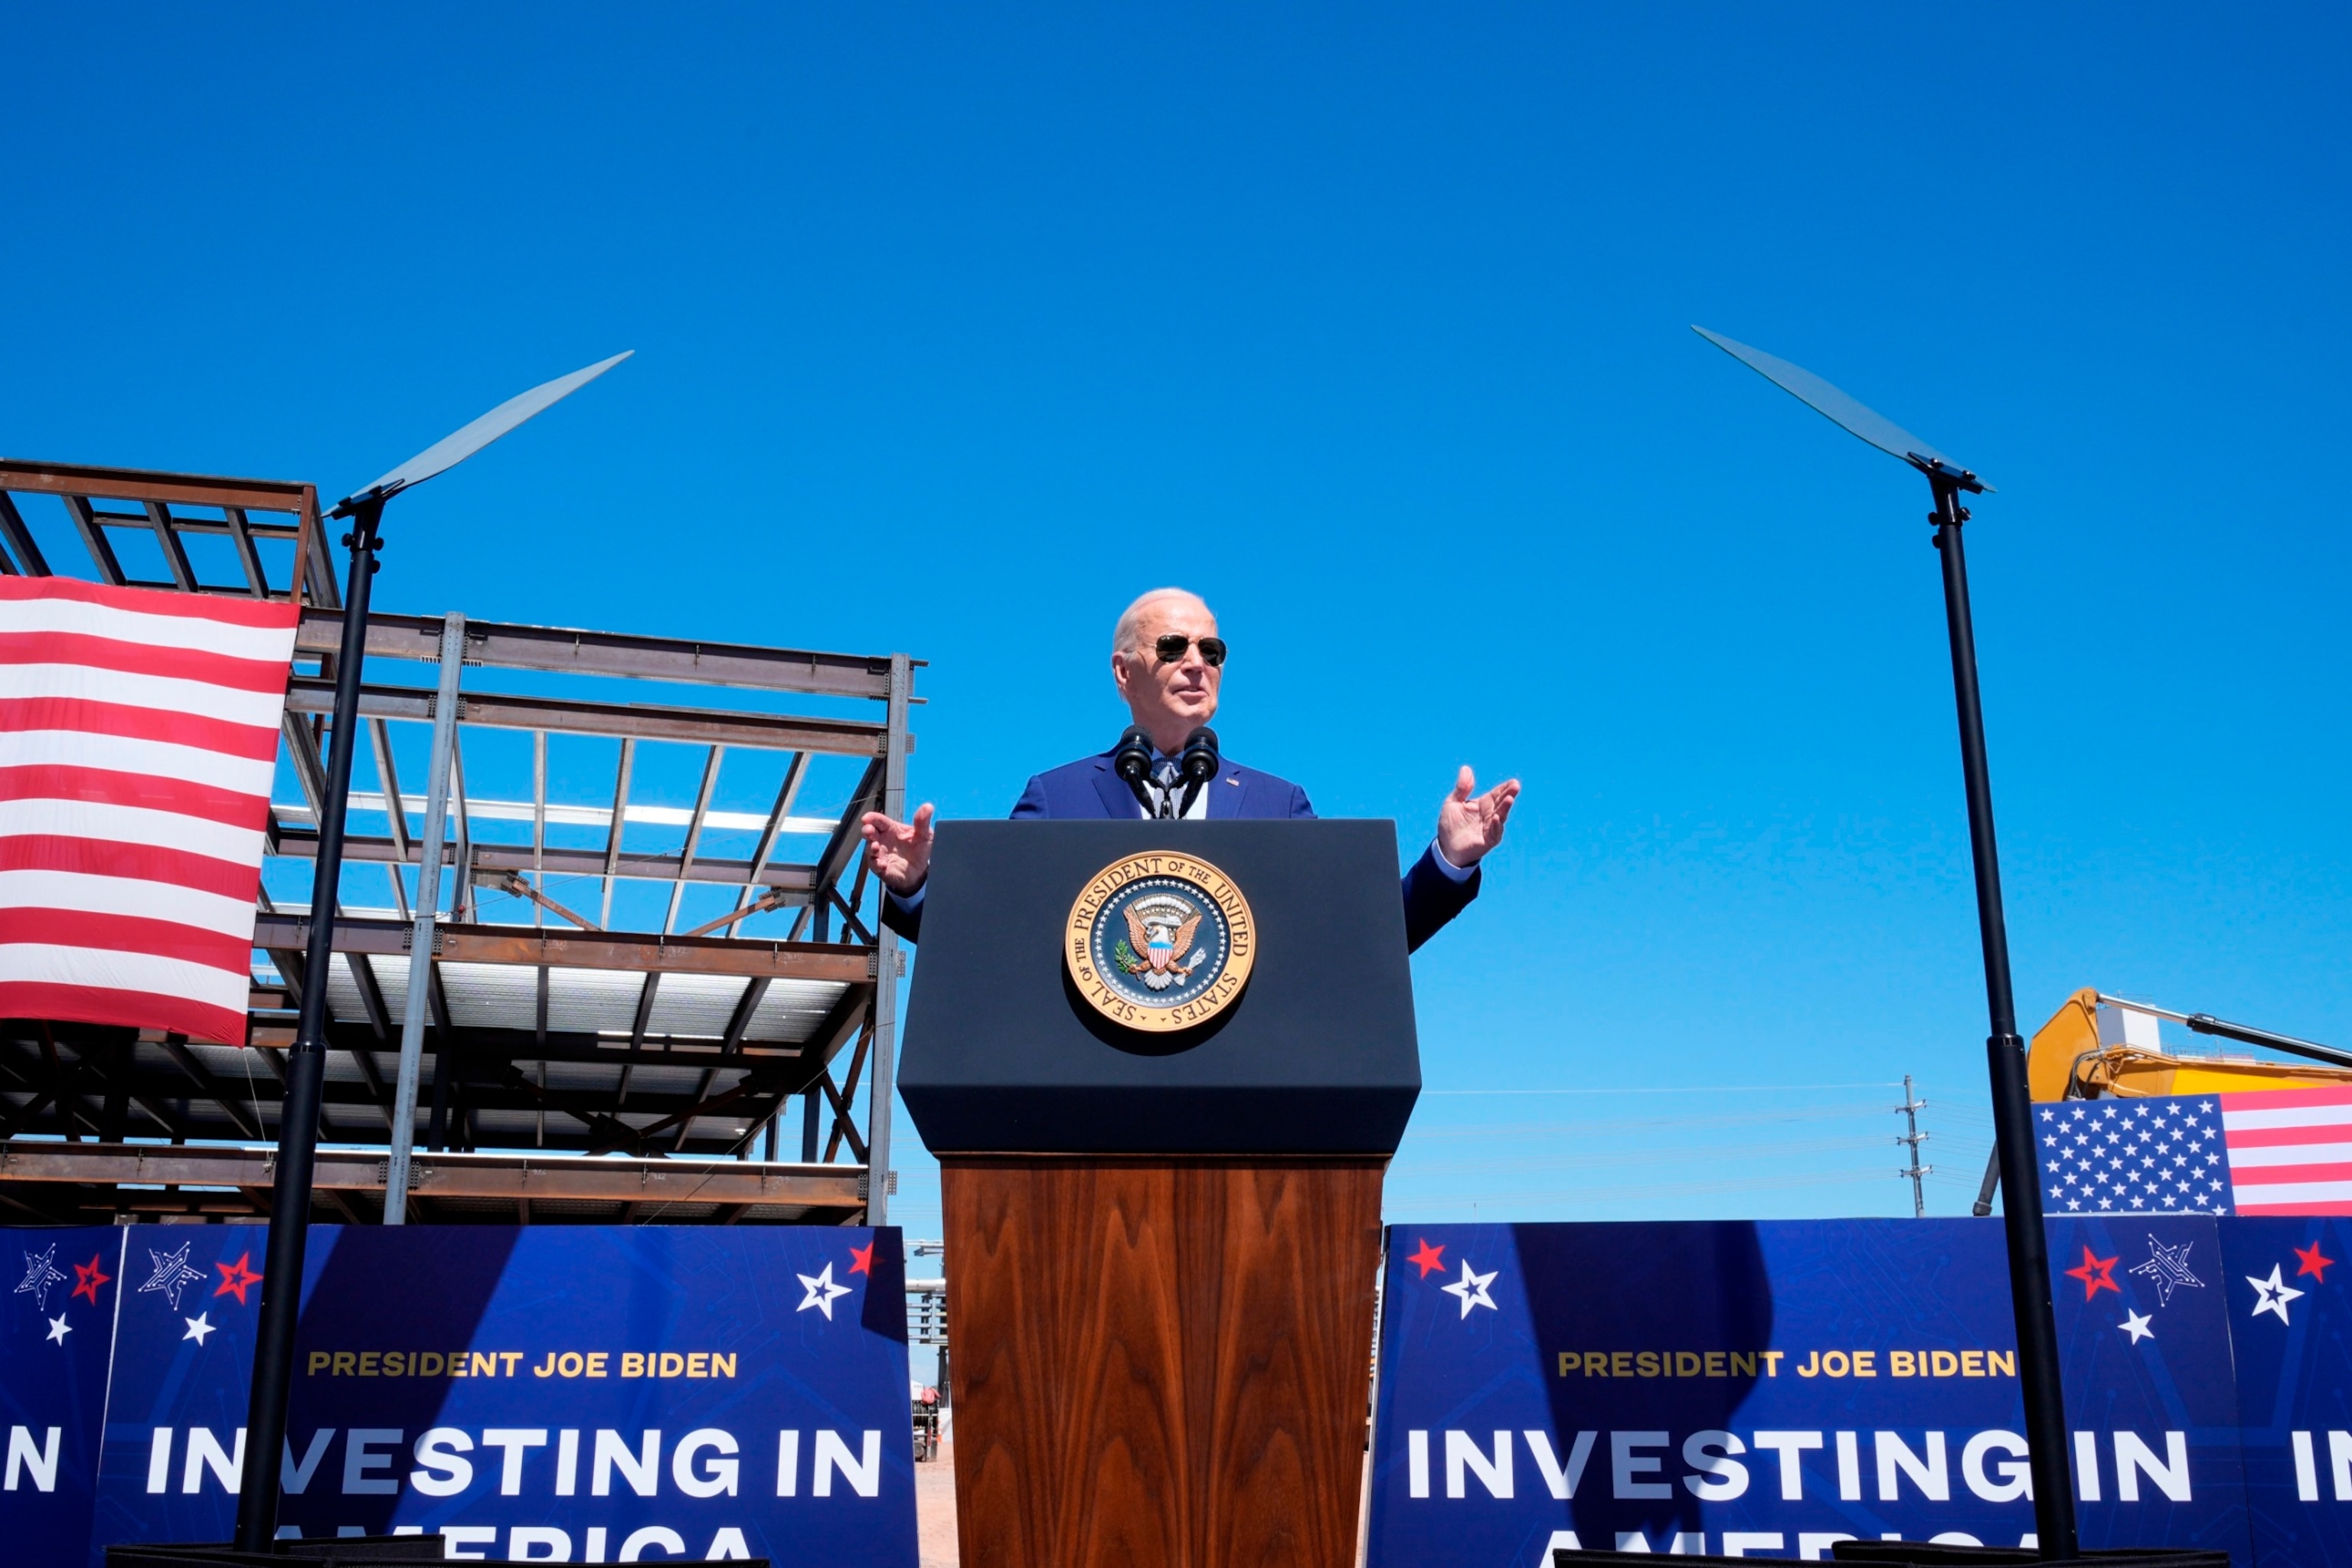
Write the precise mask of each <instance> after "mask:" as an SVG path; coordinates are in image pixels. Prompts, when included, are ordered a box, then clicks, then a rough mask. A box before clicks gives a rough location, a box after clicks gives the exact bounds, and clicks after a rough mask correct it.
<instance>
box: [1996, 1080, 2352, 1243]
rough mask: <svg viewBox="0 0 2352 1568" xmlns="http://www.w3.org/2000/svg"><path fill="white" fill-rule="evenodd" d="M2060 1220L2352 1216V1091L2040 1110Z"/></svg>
mask: <svg viewBox="0 0 2352 1568" xmlns="http://www.w3.org/2000/svg"><path fill="white" fill-rule="evenodd" d="M2034 1134H2035V1138H2036V1141H2037V1142H2038V1143H2039V1144H2040V1150H2039V1152H2040V1154H2041V1161H2042V1205H2043V1206H2044V1207H2045V1208H2046V1209H2047V1210H2048V1211H2049V1212H2050V1213H2052V1214H2216V1215H2222V1214H2248V1215H2263V1214H2271V1215H2283V1214H2352V1087H2347V1088H2342V1089H2337V1088H2326V1089H2273V1090H2263V1091H2256V1092H2251V1093H2239V1094H2198V1095H2176V1096H2170V1097H2160V1098H2157V1099H2150V1100H2088V1101H2072V1102H2066V1103H2062V1104H2057V1105H2037V1106H2035V1107H2034Z"/></svg>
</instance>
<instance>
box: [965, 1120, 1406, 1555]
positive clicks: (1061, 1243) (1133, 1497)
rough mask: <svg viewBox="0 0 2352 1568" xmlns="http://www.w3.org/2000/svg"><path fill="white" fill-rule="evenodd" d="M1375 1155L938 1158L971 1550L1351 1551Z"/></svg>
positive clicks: (1364, 1383)
mask: <svg viewBox="0 0 2352 1568" xmlns="http://www.w3.org/2000/svg"><path fill="white" fill-rule="evenodd" d="M1387 1164H1388V1161H1387V1159H1386V1157H1385V1156H1375V1155H1362V1156H1358V1155H1307V1156H1279V1155H1265V1154H1249V1155H1240V1156H1209V1155H1156V1156H1154V1155H1143V1156H1121V1155H1105V1154H1079V1155H1060V1156H1057V1155H1039V1154H948V1155H944V1156H942V1158H941V1160H940V1179H941V1184H942V1195H943V1198H944V1205H945V1209H946V1215H945V1219H946V1241H947V1253H948V1256H949V1257H950V1258H952V1259H953V1260H954V1267H953V1268H950V1270H949V1273H948V1319H949V1321H950V1323H951V1324H953V1325H954V1333H955V1343H956V1355H955V1358H954V1362H953V1367H952V1373H951V1375H952V1376H953V1378H954V1391H953V1400H954V1410H955V1455H956V1510H957V1534H958V1538H959V1544H960V1547H961V1554H962V1561H963V1563H964V1564H965V1568H1244V1565H1246V1568H1349V1564H1351V1563H1353V1562H1354V1559H1355V1546H1356V1521H1357V1509H1358V1501H1359V1496H1360V1488H1361V1485H1362V1473H1363V1458H1364V1441H1365V1432H1366V1415H1367V1413H1368V1401H1369V1394H1370V1387H1369V1382H1370V1362H1371V1335H1372V1310H1373V1307H1372V1293H1373V1279H1374V1275H1375V1273H1376V1271H1377V1270H1378V1268H1379V1265H1380V1219H1381V1173H1382V1172H1383V1171H1384V1170H1385V1168H1386V1167H1387Z"/></svg>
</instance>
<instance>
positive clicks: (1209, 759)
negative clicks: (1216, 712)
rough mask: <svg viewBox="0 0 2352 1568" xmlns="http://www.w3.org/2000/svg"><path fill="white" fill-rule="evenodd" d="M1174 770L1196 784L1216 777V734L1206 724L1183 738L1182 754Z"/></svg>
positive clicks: (1205, 782)
mask: <svg viewBox="0 0 2352 1568" xmlns="http://www.w3.org/2000/svg"><path fill="white" fill-rule="evenodd" d="M1176 769H1177V771H1178V772H1179V773H1182V774H1183V775H1184V776H1185V777H1186V778H1187V779H1190V780H1191V781H1192V783H1194V784H1207V783H1208V782H1209V781H1210V780H1211V779H1213V778H1215V777H1216V776H1217V732H1216V731H1214V730H1212V729H1210V728H1209V727H1208V726H1207V725H1206V724H1203V725H1202V726H1201V727H1200V728H1199V729H1197V730H1195V731H1192V733H1191V734H1190V735H1187V736H1185V737H1184V754H1183V756H1182V758H1181V759H1180V760H1179V761H1178V763H1177V764H1176Z"/></svg>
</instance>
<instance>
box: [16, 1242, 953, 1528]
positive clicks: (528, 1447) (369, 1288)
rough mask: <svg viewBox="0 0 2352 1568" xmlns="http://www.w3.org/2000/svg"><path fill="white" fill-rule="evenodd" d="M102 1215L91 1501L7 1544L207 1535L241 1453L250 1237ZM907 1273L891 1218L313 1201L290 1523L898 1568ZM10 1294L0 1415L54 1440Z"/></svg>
mask: <svg viewBox="0 0 2352 1568" xmlns="http://www.w3.org/2000/svg"><path fill="white" fill-rule="evenodd" d="M85 1234H86V1233H80V1232H37V1233H35V1232H16V1233H13V1235H14V1237H16V1246H17V1249H19V1250H21V1249H22V1247H23V1245H24V1244H25V1243H26V1241H28V1240H36V1239H37V1240H39V1241H40V1242H41V1246H42V1247H44V1248H46V1247H47V1246H48V1243H49V1238H50V1237H58V1238H59V1250H58V1254H57V1258H58V1263H59V1266H60V1268H61V1269H62V1266H63V1264H64V1262H65V1260H66V1259H67V1258H68V1255H69V1254H70V1255H74V1256H76V1257H77V1258H78V1257H79V1254H80V1253H86V1252H88V1251H89V1245H90V1244H89V1242H87V1241H76V1240H73V1238H74V1237H81V1236H84V1235H85ZM100 1236H101V1237H103V1239H104V1245H105V1247H106V1248H108V1250H107V1252H106V1257H107V1259H108V1262H107V1265H106V1267H107V1269H108V1270H109V1271H110V1273H112V1274H113V1275H115V1276H116V1277H117V1278H116V1279H115V1280H114V1281H113V1282H110V1283H108V1284H106V1285H105V1286H104V1287H103V1292H104V1293H103V1294H101V1295H100V1304H101V1306H102V1308H103V1310H105V1311H106V1312H108V1313H112V1312H114V1311H115V1310H116V1307H117V1305H118V1303H119V1305H120V1321H119V1326H118V1328H117V1330H116V1332H115V1334H114V1336H113V1340H114V1347H113V1348H114V1366H113V1373H112V1382H111V1389H110V1394H108V1396H107V1410H106V1416H105V1426H104V1438H103V1448H102V1452H101V1453H100V1456H99V1463H98V1465H97V1467H96V1468H97V1485H96V1500H95V1503H96V1506H95V1523H94V1526H93V1524H92V1522H91V1519H90V1514H89V1505H88V1503H87V1502H85V1505H84V1517H83V1522H82V1526H81V1529H80V1530H79V1532H75V1531H71V1530H70V1528H68V1529H66V1530H65V1531H63V1532H62V1534H61V1535H60V1537H59V1539H63V1538H64V1536H70V1537H71V1548H70V1550H69V1551H64V1550H57V1549H54V1548H47V1549H45V1551H44V1552H43V1554H41V1555H34V1554H31V1553H29V1552H15V1551H12V1552H10V1554H9V1559H8V1560H9V1561H10V1562H11V1563H42V1564H50V1563H54V1564H56V1565H57V1568H80V1565H81V1564H83V1563H85V1562H87V1563H91V1564H96V1563H99V1561H100V1553H101V1551H102V1548H103V1547H104V1546H105V1545H106V1544H107V1543H109V1542H138V1541H165V1540H171V1541H205V1540H211V1541H221V1540H226V1539H227V1537H228V1535H229V1533H230V1531H231V1529H232V1526H233V1524H234V1521H235V1515H236V1489H237V1484H238V1481H239V1479H240V1478H241V1476H242V1473H243V1470H242V1467H243V1466H244V1465H245V1464H246V1463H247V1462H248V1459H249V1458H252V1457H251V1456H248V1455H247V1453H246V1452H245V1433H244V1430H243V1427H244V1418H245V1406H246V1399H247V1389H248V1384H249V1379H250V1376H251V1373H252V1358H253V1340H254V1331H255V1326H256V1320H257V1318H258V1316H259V1314H260V1308H261V1291H260V1289H259V1279H260V1270H261V1268H262V1267H263V1263H264V1258H265V1252H266V1240H267V1238H266V1234H265V1233H264V1232H263V1231H262V1230H261V1229H259V1228H257V1227H246V1226H136V1227H131V1228H129V1229H127V1230H118V1231H110V1232H104V1233H100ZM28 1267H29V1266H28ZM903 1275H904V1262H903V1257H902V1251H901V1246H900V1242H899V1237H898V1232H897V1231H895V1230H887V1229H886V1230H866V1229H846V1228H842V1229H835V1228H831V1227H826V1228H814V1227H807V1228H803V1227H771V1226H760V1227H751V1228H744V1229H715V1228H713V1229H706V1228H701V1227H691V1226H637V1227H629V1228H605V1227H586V1226H583V1227H577V1228H575V1227H569V1226H529V1227H503V1226H446V1227H444V1226H402V1227H394V1228H389V1229H387V1228H383V1227H381V1226H364V1227H361V1226H351V1227H344V1226H314V1227H313V1228H312V1230H311V1233H310V1249H309V1258H308V1265H307V1272H306V1277H305V1279H304V1281H303V1309H302V1316H301V1326H300V1329H299V1332H298V1334H297V1341H296V1359H295V1367H294V1392H293V1397H292V1400H291V1403H290V1408H289V1419H288V1440H287V1443H286V1445H285V1447H284V1449H283V1451H282V1452H281V1453H280V1454H279V1455H278V1456H276V1458H277V1459H278V1464H279V1467H280V1468H279V1475H280V1477H281V1479H282V1480H283V1483H284V1486H285V1502H284V1506H283V1508H282V1510H281V1511H280V1515H279V1517H280V1519H281V1521H283V1522H284V1526H285V1529H284V1530H281V1533H286V1532H288V1531H299V1532H300V1533H301V1534H303V1535H305V1536H321V1535H335V1534H357V1533H362V1532H365V1533H371V1534H373V1533H382V1532H385V1531H431V1532H436V1533H439V1534H441V1535H443V1536H444V1537H445V1538H446V1544H447V1547H448V1550H449V1552H450V1554H451V1555H452V1556H460V1557H462V1556H482V1555H487V1556H490V1557H506V1556H511V1557H515V1558H520V1559H537V1560H543V1561H551V1562H566V1561H568V1562H574V1563H626V1562H635V1561H640V1560H642V1561H646V1562H653V1561H657V1560H659V1559H660V1558H662V1557H665V1556H671V1557H687V1556H691V1557H716V1558H726V1557H752V1556H766V1557H772V1558H774V1559H775V1560H777V1561H778V1562H781V1563H799V1562H808V1561H824V1562H856V1563H882V1564H893V1565H898V1568H913V1565H914V1563H915V1561H916V1545H915V1508H914V1470H913V1452H912V1443H911V1438H910V1435H909V1428H908V1404H907V1390H908V1369H907V1343H906V1304H905V1280H904V1278H903ZM70 1278H71V1276H70V1272H69V1271H68V1280H70ZM67 1305H68V1307H69V1308H78V1309H79V1312H78V1313H75V1314H71V1315H73V1316H80V1315H88V1314H89V1312H90V1310H91V1309H90V1308H89V1306H88V1305H87V1303H72V1302H68V1303H67ZM57 1306H58V1302H57V1301H56V1300H52V1302H51V1310H52V1311H54V1310H56V1308H57ZM23 1317H25V1314H24V1313H23V1312H21V1311H18V1312H16V1313H15V1314H14V1315H12V1317H11V1319H10V1331H11V1333H12V1335H13V1336H14V1337H13V1338H12V1341H11V1355H10V1360H9V1364H8V1366H7V1369H6V1371H5V1374H0V1384H5V1387H6V1390H7V1396H8V1400H9V1405H8V1408H9V1410H10V1412H11V1413H12V1414H11V1419H12V1420H15V1421H17V1422H19V1423H20V1424H22V1425H24V1426H26V1427H28V1428H34V1427H37V1426H41V1425H47V1426H59V1427H62V1428H65V1429H66V1432H67V1441H68V1444H69V1443H70V1441H71V1437H70V1433H71V1431H72V1430H73V1427H72V1426H71V1421H70V1419H69V1417H70V1416H72V1415H74V1414H75V1412H74V1411H71V1410H68V1404H67V1401H68V1395H66V1394H63V1393H62V1392H58V1393H49V1392H47V1388H48V1385H47V1384H37V1383H35V1382H32V1381H29V1380H27V1379H26V1378H25V1377H24V1376H23V1375H22V1365H21V1364H20V1363H23V1360H24V1357H25V1355H26V1354H28V1353H29V1352H30V1351H33V1350H38V1349H40V1348H42V1347H41V1345H40V1342H39V1339H38V1336H37V1335H35V1336H33V1342H32V1343H31V1344H29V1345H25V1346H20V1345H19V1344H18V1343H17V1342H18V1341H21V1340H23V1339H24V1338H25V1337H26V1336H25V1335H24V1334H22V1333H20V1332H18V1331H17V1330H18V1319H20V1318H23ZM92 1329H93V1331H91V1332H90V1333H89V1341H90V1342H92V1343H93V1345H94V1346H95V1347H96V1348H97V1349H98V1350H99V1351H100V1357H99V1358H98V1359H99V1361H100V1372H99V1373H98V1374H97V1375H98V1376H99V1378H100V1381H101V1383H102V1382H103V1379H104V1375H105V1374H104V1372H103V1350H104V1348H105V1346H104V1339H105V1336H104V1334H103V1331H100V1330H98V1329H97V1326H96V1325H95V1324H94V1323H93V1325H92ZM70 1343H71V1339H70V1338H69V1339H68V1344H70ZM80 1397H82V1398H83V1399H84V1400H85V1403H86V1404H87V1403H88V1402H89V1394H87V1393H86V1392H85V1394H82V1395H81V1396H80ZM37 1399H47V1401H48V1402H49V1403H48V1405H46V1406H39V1407H37V1406H36V1404H35V1401H36V1400H37ZM89 1407H90V1408H91V1409H92V1410H94V1409H95V1406H94V1405H90V1406H89ZM44 1409H48V1410H53V1411H54V1412H55V1413H53V1414H46V1415H45V1414H43V1413H42V1412H43V1410H44ZM19 1410H24V1411H26V1412H28V1413H29V1414H28V1415H16V1414H15V1413H16V1412H17V1411H19ZM90 1419H92V1420H94V1419H95V1417H94V1415H92V1416H91V1417H90ZM25 1462H26V1466H27V1467H30V1466H31V1464H32V1462H33V1461H32V1459H31V1458H29V1457H28V1458H26V1461H25ZM40 1462H41V1464H43V1465H44V1466H46V1465H47V1463H48V1461H47V1459H46V1458H43V1459H41V1461H40ZM64 1464H65V1460H64V1459H63V1458H60V1459H59V1461H58V1466H59V1479H58V1492H59V1493H60V1494H62V1493H63V1492H64V1490H65V1484H66V1479H67V1472H66V1471H65V1469H64V1468H63V1467H64ZM43 1473H44V1474H45V1473H46V1472H43ZM81 1473H82V1474H83V1475H85V1476H86V1475H87V1474H88V1470H87V1468H85V1470H84V1471H83V1472H81ZM10 1474H11V1476H12V1477H14V1475H15V1474H16V1471H15V1470H14V1469H12V1470H11V1472H10ZM85 1495H87V1494H86V1493H85ZM0 1497H5V1498H8V1503H7V1506H8V1507H10V1508H11V1509H12V1510H14V1509H15V1508H16V1506H17V1505H16V1500H15V1499H14V1498H13V1497H9V1494H6V1493H5V1492H0ZM8 1517H9V1518H11V1519H12V1520H13V1519H14V1518H15V1517H16V1515H15V1513H14V1512H12V1513H11V1514H10V1515H9V1516H8ZM15 1544H16V1542H12V1545H15Z"/></svg>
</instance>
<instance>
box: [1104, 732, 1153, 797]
mask: <svg viewBox="0 0 2352 1568" xmlns="http://www.w3.org/2000/svg"><path fill="white" fill-rule="evenodd" d="M1110 765H1111V770H1112V771H1113V772H1114V773H1118V776H1119V777H1121V778H1123V779H1125V780H1126V781H1127V782H1128V783H1129V784H1141V783H1142V782H1143V781H1144V780H1146V779H1148V778H1150V776H1151V737H1150V736H1149V735H1147V734H1145V733H1144V732H1143V726H1142V725H1140V724H1130V725H1129V726H1128V731H1127V733H1126V734H1124V735H1121V736H1120V737H1119V738H1118V749H1117V750H1116V751H1114V752H1111V754H1110Z"/></svg>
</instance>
